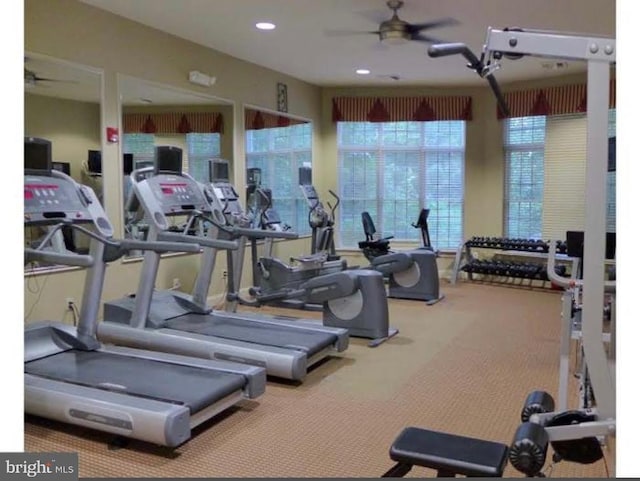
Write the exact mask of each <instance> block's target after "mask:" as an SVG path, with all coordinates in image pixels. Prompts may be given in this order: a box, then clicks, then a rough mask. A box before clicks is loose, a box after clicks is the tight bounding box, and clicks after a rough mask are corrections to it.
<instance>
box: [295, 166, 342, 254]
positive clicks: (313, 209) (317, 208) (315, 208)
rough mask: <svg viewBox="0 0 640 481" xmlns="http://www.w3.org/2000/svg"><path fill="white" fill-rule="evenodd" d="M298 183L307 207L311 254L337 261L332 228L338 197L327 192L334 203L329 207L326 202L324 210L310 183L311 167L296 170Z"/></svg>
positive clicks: (328, 203)
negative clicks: (327, 207) (327, 208)
mask: <svg viewBox="0 0 640 481" xmlns="http://www.w3.org/2000/svg"><path fill="white" fill-rule="evenodd" d="M298 182H299V184H300V190H301V191H302V195H303V196H304V198H305V199H306V201H307V204H308V206H309V227H311V254H316V253H318V252H321V253H325V254H326V256H327V260H330V261H331V260H338V259H339V258H340V256H338V255H336V244H335V241H334V237H333V226H334V225H335V219H336V209H337V208H338V205H339V204H340V197H338V196H337V194H336V193H335V192H333V191H332V190H329V193H330V194H331V195H332V196H333V198H334V199H335V201H336V203H335V205H331V203H330V202H327V205H328V206H329V210H326V209H325V208H324V205H323V204H322V202H321V201H320V196H318V192H317V191H316V189H315V187H314V186H313V184H312V182H311V167H300V168H299V169H298Z"/></svg>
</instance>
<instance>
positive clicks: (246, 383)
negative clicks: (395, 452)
mask: <svg viewBox="0 0 640 481" xmlns="http://www.w3.org/2000/svg"><path fill="white" fill-rule="evenodd" d="M32 141H33V139H31V140H29V141H28V142H30V143H33V142H32ZM26 143H27V141H26V142H25V157H27V156H28V153H27V150H28V149H27V147H26ZM35 143H39V144H41V147H42V148H43V149H44V150H42V151H41V152H40V153H42V154H44V155H45V156H46V149H47V148H48V149H49V152H50V145H49V147H46V142H38V141H36V142H35ZM39 148H40V147H36V150H37V149H39ZM29 149H33V146H30V147H29ZM44 165H46V161H45V163H44ZM41 167H42V165H41ZM24 224H25V226H45V227H49V233H48V234H47V236H46V237H45V239H43V241H42V242H40V243H39V245H38V247H37V248H32V247H27V248H25V250H24V256H25V261H26V262H32V261H40V262H49V263H55V264H64V265H68V266H79V267H84V268H87V270H86V278H85V285H84V292H83V297H82V306H81V311H80V315H79V320H78V326H77V328H76V327H74V326H71V325H68V324H64V323H61V322H37V323H30V324H28V325H27V326H26V327H25V333H24V343H25V350H24V390H25V391H24V395H25V397H24V403H25V404H24V406H25V413H27V414H32V415H36V416H41V417H44V418H48V419H54V420H57V421H61V422H65V423H69V424H74V425H78V426H84V427H88V428H92V429H96V430H99V431H105V432H109V433H113V434H116V435H121V436H124V437H129V438H134V439H139V440H142V441H147V442H150V443H154V444H158V445H163V446H169V447H176V446H178V445H180V444H182V443H184V442H185V441H187V440H188V439H189V438H190V437H191V432H192V431H191V430H192V429H193V428H194V427H195V426H198V425H199V424H201V423H203V422H204V421H206V420H208V419H210V418H211V417H213V416H214V415H216V414H218V413H220V412H221V411H224V410H226V409H227V408H229V407H231V406H233V405H235V404H236V403H238V402H239V401H241V400H243V399H245V398H250V399H253V398H257V397H258V396H260V395H261V394H263V393H264V390H265V384H266V373H265V370H264V369H262V368H260V367H256V366H248V365H245V364H237V363H231V362H227V361H217V360H204V359H197V358H189V357H185V356H179V355H173V354H162V353H158V352H152V351H145V350H139V349H131V348H124V347H115V346H105V345H103V344H101V343H100V342H99V341H98V340H97V338H96V327H97V324H98V320H97V316H98V311H99V307H100V295H101V292H102V288H103V283H104V275H105V270H106V263H107V262H108V261H112V260H115V259H118V258H119V257H120V256H122V255H123V254H124V253H125V252H127V251H129V250H131V249H147V250H149V249H152V250H154V251H156V252H167V251H174V250H180V251H183V250H185V245H184V244H176V243H171V242H149V243H147V242H141V241H131V240H123V241H115V240H113V239H112V238H111V237H112V234H113V227H112V225H111V223H110V222H109V220H108V219H107V216H106V214H105V212H104V210H103V208H102V206H101V205H100V202H99V201H98V198H97V197H96V195H95V193H94V192H93V190H92V189H90V188H89V187H87V186H83V185H80V184H78V183H76V182H75V181H74V180H73V179H72V178H71V177H69V176H67V175H66V174H64V173H62V172H57V171H54V170H52V169H51V168H46V167H45V168H44V169H42V168H40V169H39V170H33V169H29V170H27V169H25V177H24ZM83 225H84V226H88V227H90V228H91V229H92V230H89V229H87V228H86V227H83ZM63 226H65V227H67V226H68V227H71V228H73V229H74V230H79V231H82V232H83V233H84V234H86V235H88V236H89V237H90V238H91V244H90V250H89V254H87V255H80V254H77V253H74V252H71V251H67V250H60V249H55V245H54V244H52V243H51V242H50V240H51V239H52V238H53V237H54V236H55V235H56V234H57V233H59V231H60V229H61V228H62V227H63ZM52 246H53V247H52ZM187 247H189V248H192V249H193V248H194V247H195V248H196V249H195V250H197V246H195V245H193V244H192V245H190V246H187Z"/></svg>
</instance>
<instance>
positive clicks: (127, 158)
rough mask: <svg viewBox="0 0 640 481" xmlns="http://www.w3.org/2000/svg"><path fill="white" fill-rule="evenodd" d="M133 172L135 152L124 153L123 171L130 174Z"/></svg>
mask: <svg viewBox="0 0 640 481" xmlns="http://www.w3.org/2000/svg"><path fill="white" fill-rule="evenodd" d="M131 172H133V154H122V173H123V174H124V175H129V174H131Z"/></svg>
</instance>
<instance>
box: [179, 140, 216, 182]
mask: <svg viewBox="0 0 640 481" xmlns="http://www.w3.org/2000/svg"><path fill="white" fill-rule="evenodd" d="M186 137H187V169H188V171H189V174H191V176H192V177H193V178H194V179H196V180H197V181H199V182H204V183H207V182H209V180H210V179H209V160H211V159H213V158H218V157H220V134H187V135H186Z"/></svg>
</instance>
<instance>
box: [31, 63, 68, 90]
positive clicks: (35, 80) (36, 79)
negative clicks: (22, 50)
mask: <svg viewBox="0 0 640 481" xmlns="http://www.w3.org/2000/svg"><path fill="white" fill-rule="evenodd" d="M27 60H28V59H27V58H25V62H26V61H27ZM43 82H64V83H76V82H74V81H73V80H61V79H54V78H48V77H41V76H40V75H38V74H37V73H36V72H34V71H33V70H30V69H28V68H27V67H24V86H25V87H35V86H36V85H38V86H41V85H42V83H43Z"/></svg>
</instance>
